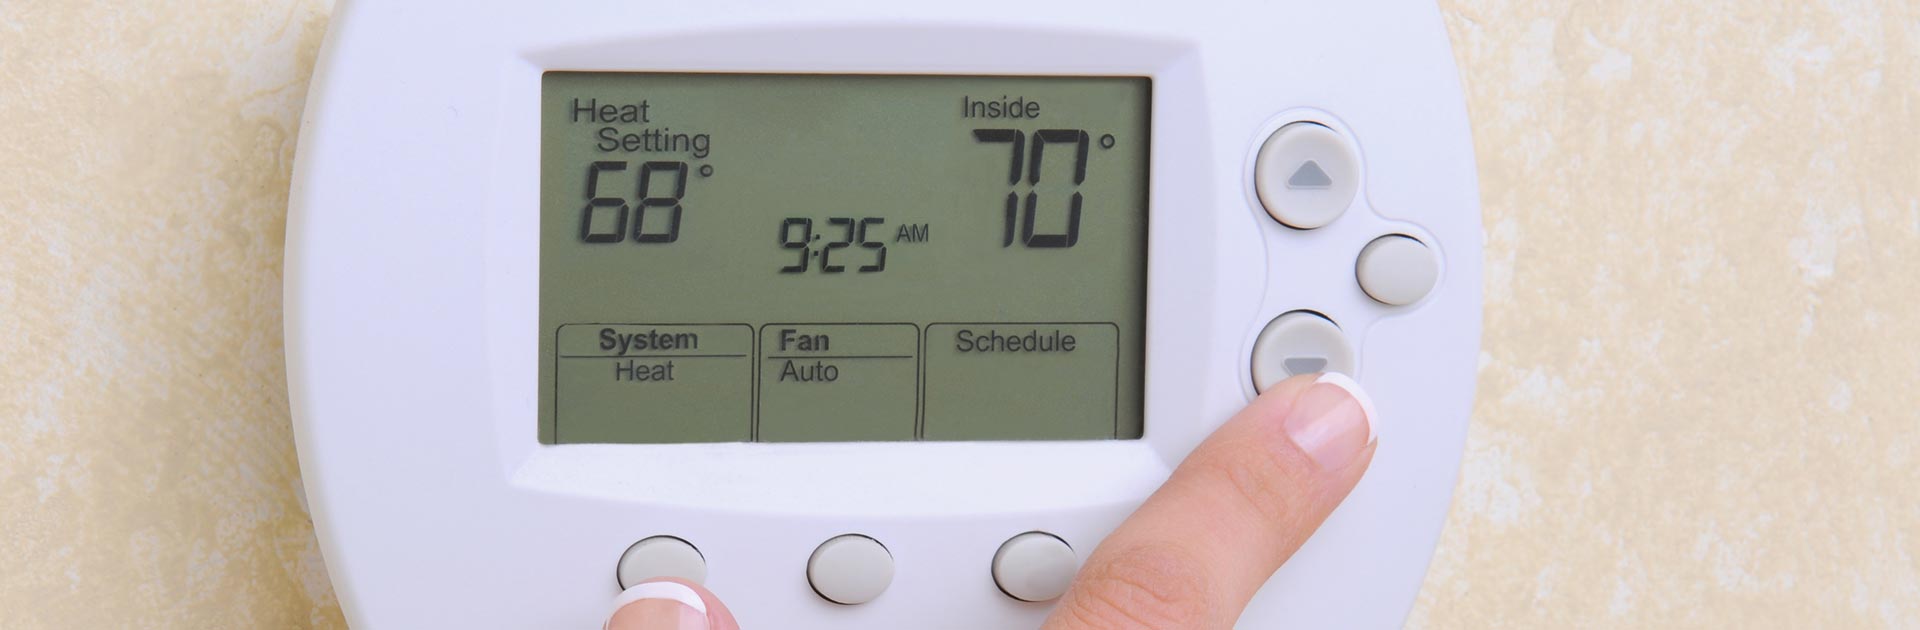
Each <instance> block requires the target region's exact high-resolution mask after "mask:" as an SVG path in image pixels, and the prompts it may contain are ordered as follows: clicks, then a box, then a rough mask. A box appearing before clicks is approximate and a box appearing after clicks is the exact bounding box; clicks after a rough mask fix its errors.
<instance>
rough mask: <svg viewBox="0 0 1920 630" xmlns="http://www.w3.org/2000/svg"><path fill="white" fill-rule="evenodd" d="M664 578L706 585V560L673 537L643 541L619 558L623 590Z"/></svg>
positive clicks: (645, 539)
mask: <svg viewBox="0 0 1920 630" xmlns="http://www.w3.org/2000/svg"><path fill="white" fill-rule="evenodd" d="M663 577H671V578H680V579H682V580H686V581H688V582H692V583H694V584H703V583H705V582H706V581H707V559H706V557H705V556H703V555H701V554H700V550H699V549H696V548H694V546H693V543H689V542H687V541H685V540H681V539H679V538H676V537H673V536H654V537H651V538H644V539H641V541H640V542H637V543H633V546H632V547H628V548H627V551H626V553H623V554H620V564H619V567H618V568H617V569H616V570H615V579H617V580H618V581H619V582H620V589H621V590H626V589H628V588H632V587H633V585H635V584H639V583H641V582H645V581H647V580H651V579H654V578H663Z"/></svg>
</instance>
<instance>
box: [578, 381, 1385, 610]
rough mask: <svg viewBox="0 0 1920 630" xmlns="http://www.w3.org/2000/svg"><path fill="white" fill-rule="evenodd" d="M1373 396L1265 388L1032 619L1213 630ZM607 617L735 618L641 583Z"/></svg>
mask: <svg viewBox="0 0 1920 630" xmlns="http://www.w3.org/2000/svg"><path fill="white" fill-rule="evenodd" d="M1374 422H1375V415H1374V412H1373V405H1372V403H1371V402H1370V401H1369V400H1368V398H1367V395H1366V393H1365V392H1363V391H1362V390H1361V389H1360V386H1359V385H1358V384H1357V383H1354V382H1353V380H1352V379H1349V378H1347V377H1345V376H1341V375H1338V374H1327V375H1322V376H1318V377H1314V376H1301V377H1295V378H1292V379H1289V380H1287V381H1285V382H1282V383H1280V384H1279V385H1276V386H1274V387H1273V388H1272V389H1269V390H1268V391H1267V392H1266V393H1265V394H1262V395H1261V396H1260V397H1259V398H1257V399H1255V400H1254V401H1253V404H1251V405H1248V406H1247V408H1246V409H1245V410H1242V411H1241V412H1240V413H1239V414H1237V415H1235V416H1234V417H1233V418H1232V419H1231V420H1228V421H1227V423H1226V424H1225V425H1222V426H1221V427H1220V429H1219V430H1218V431H1215V432H1214V434H1213V436H1212V437H1210V438H1208V439H1207V441H1206V442H1204V443H1202V444H1201V445H1200V447H1199V448H1197V449H1194V451H1193V453H1192V454H1190V455H1188V456H1187V459H1186V461H1184V462H1182V463H1181V464H1180V467H1179V468H1178V469H1176V470H1174V473H1173V476H1172V477H1171V478H1169V479H1168V480H1167V483H1166V484H1165V485H1162V486H1161V487H1160V490H1159V491H1158V492H1155V493H1154V494H1153V496H1152V497H1149V498H1148V499H1147V501H1146V503H1145V504H1143V505H1141V506H1140V509H1139V510H1136V511H1135V512H1134V513H1133V515H1132V516H1130V517H1128V518H1127V520H1126V522H1125V523H1122V524H1121V525H1120V527H1119V529H1116V530H1114V532H1113V533H1112V534H1111V535H1109V536H1107V538H1106V540H1105V541H1103V542H1101V543H1100V546H1099V547H1098V548H1096V549H1094V551H1093V554H1092V555H1091V556H1089V557H1088V558H1087V562H1086V565H1085V566H1083V567H1081V569H1080V573H1079V575H1078V576H1077V577H1075V578H1074V581H1073V585H1072V586H1071V587H1070V588H1069V589H1068V591H1067V594H1066V595H1065V596H1064V597H1062V598H1061V600H1060V603H1059V605H1058V606H1056V607H1055V608H1054V611H1053V614H1052V615H1051V616H1049V617H1048V618H1047V620H1046V623H1045V625H1043V626H1042V630H1169V629H1174V628H1179V629H1183V630H1184V629H1195V630H1223V629H1227V628H1232V627H1233V624H1234V621H1235V620H1237V619H1238V618H1239V616H1240V612H1241V610H1242V609H1244V608H1245V607H1246V605H1247V602H1248V601H1249V600H1251V599H1252V598H1253V594H1254V592H1255V591H1258V590H1259V589H1260V586H1261V585H1263V584H1265V583H1266V582H1267V579H1268V578H1270V577H1272V575H1273V572H1274V571H1275V570H1277V569H1279V568H1280V565H1281V564H1282V563H1284V562H1286V560H1287V558H1289V557H1291V556H1292V555H1293V552H1294V551H1295V550H1298V549H1299V548H1300V545H1301V544H1303V543H1305V542H1306V540H1307V537H1309V536H1311V535H1312V534H1313V532H1314V530H1316V529H1318V528H1319V527H1320V523H1321V522H1322V521H1325V520H1326V518H1327V515H1328V514H1329V513H1332V512H1333V508H1334V507H1335V506H1337V505H1339V504H1340V501H1341V500H1343V499H1345V498H1346V496H1347V493H1348V492H1350V491H1352V490H1353V486H1354V484H1356V483H1359V481H1360V476H1361V475H1362V474H1363V473H1365V472H1366V470H1367V465H1368V464H1369V463H1371V462H1372V461H1373V452H1374V446H1375V444H1376V435H1375V424H1374ZM620 604H621V605H620V606H618V607H617V610H616V611H615V612H614V614H613V618H612V619H611V620H609V621H608V623H607V630H739V627H740V626H739V624H738V623H737V622H735V621H734V618H733V614H732V613H731V612H728V611H727V609H726V607H725V605H723V604H721V603H720V600H719V599H717V598H715V597H714V596H713V594H712V593H709V592H707V591H706V589H703V588H700V587H699V586H696V585H693V584H691V583H685V582H680V581H677V580H661V581H654V582H648V583H645V584H641V585H638V586H635V587H634V588H632V589H628V590H627V592H626V593H624V594H622V595H621V599H620Z"/></svg>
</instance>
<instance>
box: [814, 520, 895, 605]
mask: <svg viewBox="0 0 1920 630" xmlns="http://www.w3.org/2000/svg"><path fill="white" fill-rule="evenodd" d="M807 582H809V583H811V584H812V585H813V592H815V593H819V594H820V597H822V598H824V599H826V600H827V601H830V602H833V603H835V604H845V605H848V606H853V605H858V604H865V603H867V602H870V601H873V600H874V599H875V598H878V597H880V594H881V593H885V592H886V591H887V586H888V585H889V584H892V583H893V554H892V553H891V552H889V551H887V547H886V545H882V544H880V541H878V540H874V539H872V538H868V537H866V536H862V535H859V534H846V535H842V536H835V537H833V538H832V539H830V540H828V541H827V542H824V543H820V548H818V549H815V550H813V557H812V558H808V559H807Z"/></svg>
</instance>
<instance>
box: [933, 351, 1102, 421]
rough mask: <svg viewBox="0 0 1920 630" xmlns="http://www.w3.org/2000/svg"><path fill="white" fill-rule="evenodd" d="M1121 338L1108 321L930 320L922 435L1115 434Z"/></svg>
mask: <svg viewBox="0 0 1920 630" xmlns="http://www.w3.org/2000/svg"><path fill="white" fill-rule="evenodd" d="M1119 343H1120V332H1119V328H1118V327H1117V326H1115V325H1113V324H1107V323H1092V324H1083V323H1074V324H1046V323H1041V324H997V323H989V324H933V325H930V326H928V327H927V334H926V357H927V359H926V379H925V380H926V392H925V398H926V406H925V412H924V413H925V415H924V420H923V422H924V430H923V438H924V439H927V440H1092V439H1111V438H1114V437H1115V436H1116V434H1117V432H1118V421H1119V376H1120V365H1119V356H1120V354H1119Z"/></svg>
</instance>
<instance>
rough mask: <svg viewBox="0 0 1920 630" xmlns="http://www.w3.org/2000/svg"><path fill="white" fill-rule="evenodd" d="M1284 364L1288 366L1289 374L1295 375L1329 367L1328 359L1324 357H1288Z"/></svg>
mask: <svg viewBox="0 0 1920 630" xmlns="http://www.w3.org/2000/svg"><path fill="white" fill-rule="evenodd" d="M1282 364H1284V365H1286V366H1287V374H1291V375H1293V376H1299V375H1301V374H1312V373H1314V372H1319V371H1322V370H1325V369H1327V360H1326V359H1325V358H1324V357H1288V358H1287V360H1286V361H1283V362H1282Z"/></svg>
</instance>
